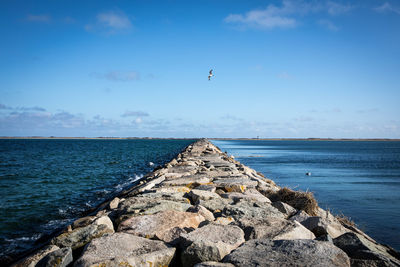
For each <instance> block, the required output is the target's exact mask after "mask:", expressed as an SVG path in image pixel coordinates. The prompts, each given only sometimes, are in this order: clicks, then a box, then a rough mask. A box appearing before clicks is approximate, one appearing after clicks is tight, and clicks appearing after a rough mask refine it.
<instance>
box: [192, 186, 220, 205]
mask: <svg viewBox="0 0 400 267" xmlns="http://www.w3.org/2000/svg"><path fill="white" fill-rule="evenodd" d="M188 196H189V197H190V198H191V200H192V202H193V203H195V204H198V203H199V200H209V199H212V198H217V199H218V198H221V197H220V196H219V195H218V194H217V193H213V192H210V191H204V190H197V189H193V190H192V191H190V192H189V193H188Z"/></svg>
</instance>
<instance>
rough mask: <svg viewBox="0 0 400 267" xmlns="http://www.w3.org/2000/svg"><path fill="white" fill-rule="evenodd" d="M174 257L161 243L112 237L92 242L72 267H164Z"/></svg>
mask: <svg viewBox="0 0 400 267" xmlns="http://www.w3.org/2000/svg"><path fill="white" fill-rule="evenodd" d="M174 254H175V248H173V247H169V246H167V245H166V244H165V243H164V242H162V241H155V240H149V239H146V238H143V237H139V236H135V235H131V234H127V233H115V234H113V235H109V236H103V237H101V238H98V239H94V240H92V242H90V243H89V244H88V245H87V246H86V247H85V249H84V251H83V253H82V256H81V257H80V258H79V259H78V260H77V261H76V262H75V264H74V266H75V267H86V266H87V267H89V266H149V265H150V266H168V265H169V264H170V262H171V260H172V258H173V257H174Z"/></svg>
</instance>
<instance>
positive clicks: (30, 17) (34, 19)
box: [26, 14, 51, 22]
mask: <svg viewBox="0 0 400 267" xmlns="http://www.w3.org/2000/svg"><path fill="white" fill-rule="evenodd" d="M26 20H27V21H32V22H50V21H51V17H50V16H49V15H32V14H30V15H28V16H27V17H26Z"/></svg>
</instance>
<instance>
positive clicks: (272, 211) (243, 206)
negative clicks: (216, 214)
mask: <svg viewBox="0 0 400 267" xmlns="http://www.w3.org/2000/svg"><path fill="white" fill-rule="evenodd" d="M223 213H224V214H225V215H226V216H231V217H233V218H234V219H235V220H238V219H240V218H245V217H252V218H259V219H262V218H266V217H277V218H284V217H285V215H284V214H283V213H282V212H280V211H279V210H278V209H276V208H274V207H273V206H272V205H271V204H268V203H261V204H260V203H255V202H250V201H240V202H238V203H236V204H235V205H227V206H226V207H225V208H224V210H223Z"/></svg>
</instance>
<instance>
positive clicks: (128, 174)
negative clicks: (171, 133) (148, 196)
mask: <svg viewBox="0 0 400 267" xmlns="http://www.w3.org/2000/svg"><path fill="white" fill-rule="evenodd" d="M193 141H194V140H84V139H82V140H55V139H54V140H53V139H52V140H28V139H26V140H6V139H0V196H1V197H0V218H1V219H0V258H1V257H2V256H4V255H9V254H11V253H15V252H18V251H23V250H25V249H27V248H30V247H31V246H33V245H34V242H35V241H36V240H37V239H38V238H40V237H41V236H43V235H44V234H48V233H50V232H52V231H54V230H55V229H57V228H59V227H62V226H65V225H66V224H68V223H70V222H72V221H73V219H74V218H76V217H79V215H80V214H83V213H84V212H85V211H86V210H88V209H89V208H91V207H94V206H96V205H98V204H99V203H101V202H102V201H104V200H105V199H106V198H109V197H110V196H111V195H113V194H117V193H118V192H120V191H122V190H123V189H124V188H126V187H128V186H129V185H132V184H133V183H134V182H135V181H137V180H139V179H140V178H141V177H143V175H144V174H146V173H148V172H150V171H152V170H153V168H154V167H155V166H157V165H160V164H164V163H165V162H167V161H169V160H171V159H172V158H173V157H174V156H175V155H176V154H178V153H179V152H180V151H181V150H182V149H183V148H185V147H186V146H187V145H189V144H190V143H192V142H193ZM150 162H152V163H154V165H152V166H150Z"/></svg>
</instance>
